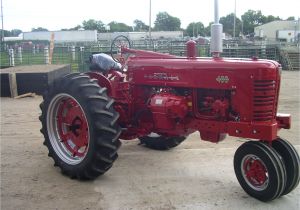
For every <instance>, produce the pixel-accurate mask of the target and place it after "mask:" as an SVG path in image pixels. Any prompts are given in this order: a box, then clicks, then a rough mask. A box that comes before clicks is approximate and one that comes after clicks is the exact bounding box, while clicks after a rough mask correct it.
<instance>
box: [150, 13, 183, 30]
mask: <svg viewBox="0 0 300 210" xmlns="http://www.w3.org/2000/svg"><path fill="white" fill-rule="evenodd" d="M180 25H181V21H180V19H179V18H177V17H173V16H171V15H169V14H168V13H167V12H159V13H158V14H157V15H156V20H155V22H154V30H156V31H178V30H180Z"/></svg>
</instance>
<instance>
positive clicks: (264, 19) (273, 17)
mask: <svg viewBox="0 0 300 210" xmlns="http://www.w3.org/2000/svg"><path fill="white" fill-rule="evenodd" d="M274 20H281V18H280V17H278V16H277V17H275V16H273V15H268V16H263V22H264V24H265V23H269V22H272V21H274Z"/></svg>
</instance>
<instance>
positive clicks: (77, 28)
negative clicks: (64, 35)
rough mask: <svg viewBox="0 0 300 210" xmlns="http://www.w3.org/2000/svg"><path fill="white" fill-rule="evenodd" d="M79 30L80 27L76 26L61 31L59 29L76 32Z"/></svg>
mask: <svg viewBox="0 0 300 210" xmlns="http://www.w3.org/2000/svg"><path fill="white" fill-rule="evenodd" d="M81 28H82V26H81V25H77V26H75V27H73V28H63V29H61V31H78V30H79V29H81Z"/></svg>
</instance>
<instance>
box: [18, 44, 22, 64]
mask: <svg viewBox="0 0 300 210" xmlns="http://www.w3.org/2000/svg"><path fill="white" fill-rule="evenodd" d="M18 57H19V61H20V63H22V62H23V57H22V47H18Z"/></svg>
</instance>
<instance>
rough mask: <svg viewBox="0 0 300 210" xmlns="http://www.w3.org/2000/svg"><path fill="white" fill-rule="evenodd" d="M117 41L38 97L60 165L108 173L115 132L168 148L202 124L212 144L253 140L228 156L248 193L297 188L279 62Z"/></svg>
mask: <svg viewBox="0 0 300 210" xmlns="http://www.w3.org/2000/svg"><path fill="white" fill-rule="evenodd" d="M216 25H217V27H216V30H219V28H218V24H216ZM212 31H214V30H212ZM212 34H213V33H212ZM212 38H213V37H212ZM124 41H125V42H127V44H124ZM118 43H119V44H118ZM115 45H117V46H118V47H119V48H120V53H119V56H118V58H116V57H115V56H114V55H113V56H112V57H110V56H108V55H106V54H95V55H92V56H91V58H90V61H91V71H89V72H86V73H73V74H69V75H66V76H64V77H62V78H60V79H58V80H56V81H55V82H54V83H53V84H52V85H50V87H49V89H48V91H47V92H46V93H45V94H44V96H43V99H44V101H43V102H42V103H41V106H40V107H41V110H42V114H41V116H40V120H41V122H42V129H41V132H42V133H43V135H44V137H45V141H44V145H45V146H46V147H47V148H48V150H49V156H50V157H52V158H53V160H54V165H55V166H58V167H59V168H61V171H62V173H63V174H66V175H67V176H69V177H71V178H77V179H95V178H96V177H98V176H99V175H102V174H104V173H105V172H106V171H108V170H109V169H110V168H111V167H112V165H113V162H114V161H115V160H116V159H117V157H118V154H117V151H118V149H119V148H120V146H121V141H120V140H119V139H123V140H132V139H136V138H139V139H140V141H141V143H142V144H144V145H145V146H147V147H149V148H152V149H158V150H167V149H170V148H173V147H176V146H178V145H179V144H180V143H181V142H183V141H184V140H185V139H186V138H187V137H188V136H189V135H190V134H191V133H194V132H196V131H199V132H200V137H201V139H202V140H205V141H210V142H214V143H218V142H219V141H222V140H223V139H224V138H225V137H226V135H230V136H235V137H240V138H247V139H249V141H247V142H246V143H243V144H242V145H241V146H240V147H239V148H238V149H237V151H236V153H235V155H234V170H235V174H236V177H237V179H238V181H239V183H240V185H241V186H242V188H243V189H244V190H245V191H246V192H247V193H248V194H249V195H251V196H253V197H255V198H257V199H259V200H262V201H270V200H273V199H275V198H278V197H280V196H282V195H285V194H288V193H289V192H291V191H292V190H293V189H295V188H296V186H297V185H298V183H299V179H300V172H299V163H300V159H299V155H298V154H297V152H296V150H295V148H294V147H293V146H292V145H291V144H290V143H289V142H288V141H286V140H284V139H282V138H280V137H278V136H277V133H278V131H279V130H280V129H282V128H283V129H289V128H290V121H291V119H290V115H288V114H278V113H277V107H278V95H279V87H280V76H281V75H280V74H281V66H280V64H278V63H277V62H275V61H271V60H261V59H257V58H253V59H224V58H221V57H220V56H219V52H218V50H215V51H212V52H214V56H213V57H212V58H197V57H196V47H195V42H194V41H189V42H188V43H187V52H186V57H178V56H174V55H168V54H162V53H156V52H149V51H142V50H134V49H131V48H130V42H129V40H128V39H127V38H126V37H117V38H116V39H115V40H114V41H113V44H112V52H113V51H114V48H115ZM213 48H214V47H213Z"/></svg>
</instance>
